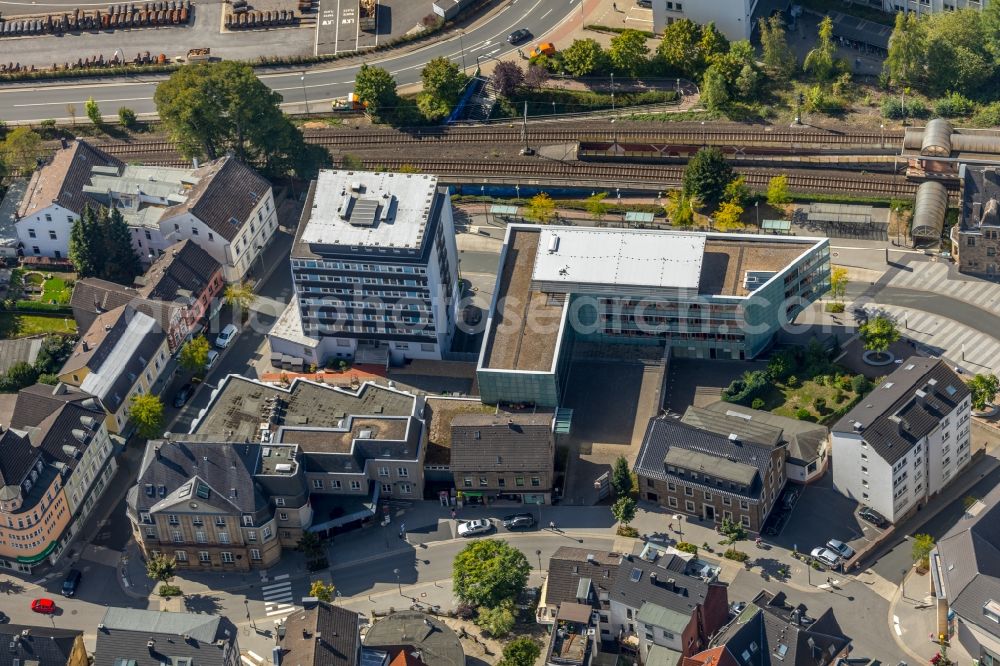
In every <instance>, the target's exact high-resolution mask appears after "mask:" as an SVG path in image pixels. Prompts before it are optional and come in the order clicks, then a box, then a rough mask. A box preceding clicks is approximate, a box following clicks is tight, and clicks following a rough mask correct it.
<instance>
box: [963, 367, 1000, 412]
mask: <svg viewBox="0 0 1000 666" xmlns="http://www.w3.org/2000/svg"><path fill="white" fill-rule="evenodd" d="M968 387H969V390H970V391H972V408H973V409H975V410H977V411H980V412H981V411H984V410H985V409H986V408H987V407H988V406H989V405H990V404H991V403H992V402H993V398H995V397H996V395H997V392H998V391H1000V379H997V376H996V375H994V374H985V375H983V374H978V375H976V376H975V377H973V378H972V379H970V380H969V383H968Z"/></svg>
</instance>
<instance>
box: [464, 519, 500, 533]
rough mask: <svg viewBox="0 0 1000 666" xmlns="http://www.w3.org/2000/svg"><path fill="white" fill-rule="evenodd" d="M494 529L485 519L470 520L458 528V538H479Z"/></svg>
mask: <svg viewBox="0 0 1000 666" xmlns="http://www.w3.org/2000/svg"><path fill="white" fill-rule="evenodd" d="M492 529H493V523H491V522H490V521H489V520H486V519H484V518H477V519H476V520H470V521H469V522H467V523H462V524H461V525H459V526H458V536H460V537H469V536H477V535H479V534H486V533H487V532H489V531H490V530H492Z"/></svg>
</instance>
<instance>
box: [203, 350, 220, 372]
mask: <svg viewBox="0 0 1000 666" xmlns="http://www.w3.org/2000/svg"><path fill="white" fill-rule="evenodd" d="M218 360H219V352H217V351H215V350H214V349H209V350H208V360H207V361H205V372H208V371H209V370H211V369H212V368H214V367H215V362H216V361H218Z"/></svg>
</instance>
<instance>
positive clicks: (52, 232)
mask: <svg viewBox="0 0 1000 666" xmlns="http://www.w3.org/2000/svg"><path fill="white" fill-rule="evenodd" d="M49 240H57V238H56V232H55V231H53V230H52V229H49Z"/></svg>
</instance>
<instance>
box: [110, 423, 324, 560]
mask: <svg viewBox="0 0 1000 666" xmlns="http://www.w3.org/2000/svg"><path fill="white" fill-rule="evenodd" d="M127 504H128V517H129V521H130V522H131V523H132V532H133V535H134V536H135V540H136V543H138V544H139V547H140V548H141V549H142V551H143V553H144V554H146V556H154V555H157V554H163V555H166V556H168V557H173V558H175V559H176V560H177V564H178V566H181V567H184V568H191V569H207V570H212V571H225V570H234V571H237V570H238V571H246V570H248V569H256V568H262V569H266V568H268V567H270V566H273V565H274V564H275V563H276V562H277V561H278V560H279V559H280V558H281V548H282V546H289V547H294V546H295V544H296V543H297V542H298V540H299V538H301V536H302V530H303V529H304V528H307V527H309V525H310V524H311V523H312V515H313V514H312V507H311V506H310V505H309V498H308V492H307V490H306V488H305V482H304V477H303V474H302V464H301V456H300V454H299V452H298V449H297V448H296V447H294V446H267V447H264V446H261V445H260V444H257V443H254V444H230V443H225V442H213V441H204V440H202V441H186V440H185V439H184V438H178V439H176V440H175V439H169V440H151V441H150V442H148V443H147V444H146V451H145V454H144V456H143V459H142V464H141V466H140V468H139V476H138V481H137V483H136V485H135V486H133V487H132V488H131V489H129V492H128V496H127ZM282 516H283V518H284V519H283V520H279V518H280V517H282Z"/></svg>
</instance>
